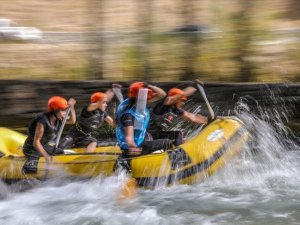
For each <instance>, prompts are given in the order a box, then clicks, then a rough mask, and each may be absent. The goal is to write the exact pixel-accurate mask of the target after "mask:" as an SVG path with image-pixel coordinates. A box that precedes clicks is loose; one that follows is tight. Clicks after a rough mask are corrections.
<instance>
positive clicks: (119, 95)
mask: <svg viewBox="0 0 300 225" xmlns="http://www.w3.org/2000/svg"><path fill="white" fill-rule="evenodd" d="M112 90H113V92H114V93H115V96H116V97H117V99H118V101H119V103H121V102H123V101H124V98H123V94H122V91H121V86H120V85H118V84H113V85H112Z"/></svg>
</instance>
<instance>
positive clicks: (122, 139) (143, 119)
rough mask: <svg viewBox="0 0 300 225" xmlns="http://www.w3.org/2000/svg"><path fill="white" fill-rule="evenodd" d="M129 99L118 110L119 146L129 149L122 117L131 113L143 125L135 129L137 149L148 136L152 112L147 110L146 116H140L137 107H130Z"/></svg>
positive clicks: (117, 131) (117, 132)
mask: <svg viewBox="0 0 300 225" xmlns="http://www.w3.org/2000/svg"><path fill="white" fill-rule="evenodd" d="M128 104H129V99H126V100H124V101H123V102H122V103H121V104H120V105H119V106H118V109H117V113H116V114H117V128H116V135H117V141H118V144H119V145H120V147H121V148H122V149H128V146H127V144H126V136H125V131H124V126H123V125H122V123H121V117H122V116H123V115H124V114H126V113H130V114H131V115H132V116H133V117H134V119H135V120H136V121H137V123H138V124H141V126H139V127H138V128H136V127H134V142H135V144H136V146H137V147H139V146H140V145H141V144H142V143H143V141H144V139H145V136H146V132H147V128H148V125H149V120H150V111H149V109H146V110H145V114H140V113H138V112H137V111H136V107H135V106H133V107H128Z"/></svg>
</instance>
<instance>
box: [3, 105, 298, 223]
mask: <svg viewBox="0 0 300 225" xmlns="http://www.w3.org/2000/svg"><path fill="white" fill-rule="evenodd" d="M242 104H243V103H240V107H243V108H246V107H245V106H243V105H242ZM237 108H238V107H237ZM245 111H246V112H245ZM237 112H239V111H237ZM239 117H240V118H241V119H242V120H243V121H246V122H247V127H248V129H249V132H250V134H251V138H252V139H253V141H252V143H250V144H249V145H248V146H246V149H245V151H244V153H243V154H241V156H240V157H239V158H236V159H235V160H232V161H231V162H228V164H227V165H226V166H225V167H224V168H223V169H221V170H219V171H218V172H217V173H215V174H214V176H212V177H210V178H208V179H206V180H205V181H204V182H202V183H199V184H197V185H192V186H188V185H178V186H172V187H164V188H158V189H155V190H145V189H140V190H138V195H137V196H136V197H135V198H133V199H128V200H125V201H120V200H119V195H120V190H121V188H122V185H123V183H124V180H125V177H124V176H119V177H117V176H114V177H109V178H102V177H99V178H97V179H93V180H89V181H81V182H78V181H77V182H65V181H62V180H55V181H48V182H46V183H42V184H39V185H37V186H35V187H34V188H32V189H29V190H27V191H23V192H18V191H13V190H14V189H17V188H16V187H14V188H11V187H9V186H6V185H4V184H3V183H1V184H0V197H1V200H0V224H1V225H6V224H7V225H18V224H19V225H27V224H28V225H32V224H34V225H39V224H43V225H46V224H68V225H83V224H86V225H92V224H107V225H118V224H151V225H153V224H166V225H167V224H172V225H174V224H180V225H182V224H203V225H206V224H207V225H210V224H247V225H248V224H249V225H251V224H259V225H264V224H266V225H269V224H273V225H276V224H278V225H282V224H300V188H299V187H300V175H299V170H300V151H299V146H298V145H297V144H294V143H293V142H292V141H290V140H289V137H288V136H287V134H286V132H285V130H284V128H282V127H281V124H280V121H279V123H278V124H277V126H278V127H277V128H276V127H275V128H274V127H271V126H270V125H269V124H268V122H266V121H264V120H262V119H258V118H256V117H255V116H251V115H249V114H248V113H247V110H244V112H241V113H240V114H239ZM253 152H256V153H255V154H254V153H253ZM12 189H13V190H12Z"/></svg>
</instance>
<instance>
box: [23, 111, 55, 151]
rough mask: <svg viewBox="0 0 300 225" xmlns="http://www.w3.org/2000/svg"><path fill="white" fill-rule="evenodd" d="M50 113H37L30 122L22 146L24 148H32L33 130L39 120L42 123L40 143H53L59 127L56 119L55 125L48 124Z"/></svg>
mask: <svg viewBox="0 0 300 225" xmlns="http://www.w3.org/2000/svg"><path fill="white" fill-rule="evenodd" d="M50 115H51V114H50V113H40V114H38V115H37V116H36V117H35V118H34V119H33V120H32V121H31V123H30V125H29V127H28V130H27V135H28V137H27V139H26V141H25V144H24V147H25V148H34V147H33V140H34V135H35V130H36V126H37V123H38V122H41V123H42V124H43V125H44V135H43V137H42V139H41V144H42V145H43V146H45V145H46V144H48V145H54V144H55V141H56V136H57V133H58V130H59V127H60V124H61V123H60V122H59V121H57V122H56V124H55V126H54V127H52V126H51V124H50Z"/></svg>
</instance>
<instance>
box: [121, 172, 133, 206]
mask: <svg viewBox="0 0 300 225" xmlns="http://www.w3.org/2000/svg"><path fill="white" fill-rule="evenodd" d="M136 195H137V181H136V179H135V178H133V177H130V178H128V179H127V180H126V181H125V182H124V184H123V186H122V189H121V192H120V195H119V198H118V200H119V201H124V200H126V199H130V198H134V197H135V196H136Z"/></svg>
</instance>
